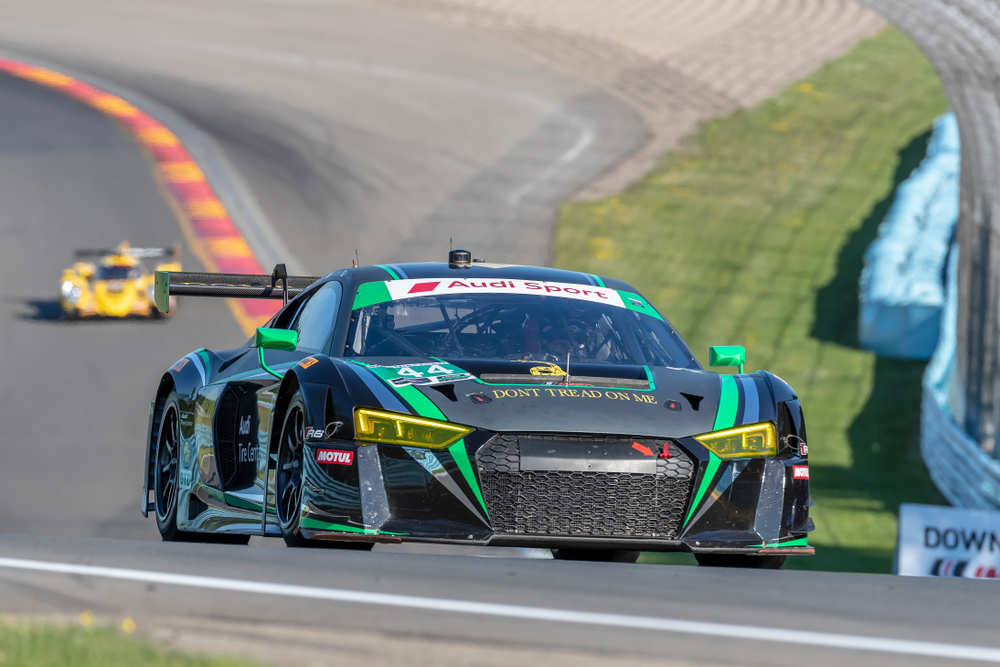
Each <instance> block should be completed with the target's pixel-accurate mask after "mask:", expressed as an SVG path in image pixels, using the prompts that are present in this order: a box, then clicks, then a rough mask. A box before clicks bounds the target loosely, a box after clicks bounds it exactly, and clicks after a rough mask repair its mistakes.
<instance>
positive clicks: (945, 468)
mask: <svg viewBox="0 0 1000 667" xmlns="http://www.w3.org/2000/svg"><path fill="white" fill-rule="evenodd" d="M957 266H958V246H957V245H955V246H954V247H953V248H952V250H951V253H950V254H949V258H948V272H947V273H948V279H947V281H946V285H947V290H946V295H945V302H944V308H943V309H942V314H941V336H940V338H939V340H938V345H937V348H936V349H935V350H934V355H933V356H932V357H931V361H930V363H929V364H928V365H927V370H926V371H924V380H923V385H924V386H923V399H922V401H921V410H920V412H921V414H920V452H921V454H922V455H923V457H924V462H925V463H926V464H927V470H928V471H929V472H930V475H931V479H932V480H934V484H935V485H936V486H937V488H938V490H940V491H941V493H942V495H944V497H945V498H947V499H948V502H950V503H951V504H952V505H955V506H958V507H971V508H977V509H994V510H996V509H1000V461H997V460H996V459H993V458H991V457H990V456H989V455H988V454H986V453H985V452H983V450H982V449H980V447H979V444H978V443H977V442H976V441H974V440H973V439H972V438H970V437H969V436H968V435H967V434H966V433H965V431H964V430H962V428H961V427H960V426H959V425H958V424H957V423H956V421H955V417H954V415H956V414H959V415H960V414H963V412H964V410H963V406H962V404H961V401H962V391H961V387H960V386H959V384H958V381H957V376H956V373H955V324H956V319H957V314H958V289H957V288H958V285H957V283H958V281H957V275H956V269H957Z"/></svg>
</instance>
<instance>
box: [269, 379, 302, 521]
mask: <svg viewBox="0 0 1000 667" xmlns="http://www.w3.org/2000/svg"><path fill="white" fill-rule="evenodd" d="M304 432H305V411H304V409H303V406H302V401H301V397H300V395H299V394H296V395H295V398H294V399H293V400H292V404H291V405H290V406H289V408H288V414H287V415H286V416H285V423H284V425H283V426H282V428H281V439H280V440H279V441H278V462H277V467H278V469H277V472H276V474H275V494H276V497H275V506H276V507H277V511H278V523H279V524H280V525H281V533H282V535H285V536H286V538H285V541H288V537H287V536H288V535H290V534H294V535H298V533H299V513H300V511H301V505H302V466H303V456H302V455H303V452H304V451H305V441H304V438H303V435H304Z"/></svg>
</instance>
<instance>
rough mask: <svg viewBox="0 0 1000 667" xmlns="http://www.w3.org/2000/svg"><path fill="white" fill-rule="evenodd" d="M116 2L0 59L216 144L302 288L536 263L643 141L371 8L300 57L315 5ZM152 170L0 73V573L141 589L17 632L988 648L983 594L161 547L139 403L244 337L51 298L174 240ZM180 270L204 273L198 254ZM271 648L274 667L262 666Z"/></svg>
mask: <svg viewBox="0 0 1000 667" xmlns="http://www.w3.org/2000/svg"><path fill="white" fill-rule="evenodd" d="M113 4H114V3H104V4H101V3H71V2H60V1H59V0H53V2H50V3H47V5H46V6H45V7H40V6H39V5H37V4H36V3H12V2H0V7H2V11H3V12H4V17H5V20H4V22H3V23H2V24H0V46H2V47H4V48H10V49H21V50H23V52H25V53H27V54H29V55H37V56H41V57H45V58H47V59H49V60H52V61H55V62H65V63H66V64H68V65H70V66H72V67H73V68H76V69H80V70H84V71H89V72H92V73H96V74H98V75H101V76H104V77H106V78H108V79H111V80H113V81H115V82H117V83H120V84H122V85H125V86H128V87H131V88H134V89H135V90H138V91H140V92H142V93H143V94H145V95H147V96H149V97H150V98H153V99H156V100H159V101H161V102H168V103H169V106H171V107H172V108H174V109H175V110H177V111H178V112H180V113H182V114H183V115H185V116H186V117H187V118H188V119H189V120H191V121H192V122H194V123H195V124H197V125H199V126H200V127H202V128H203V129H204V130H206V131H207V132H209V133H210V134H211V135H212V136H213V137H214V138H215V140H216V141H217V142H218V143H219V144H220V145H221V146H222V147H223V149H224V150H225V151H226V153H227V154H228V155H229V157H230V158H231V159H232V161H233V163H234V164H235V165H236V166H237V168H238V169H239V170H240V173H242V174H243V175H244V177H245V178H246V179H247V181H248V182H249V184H250V186H251V187H252V189H253V190H254V192H255V194H257V196H258V197H259V199H260V202H261V205H262V207H263V208H264V210H265V212H266V213H267V215H268V216H269V217H270V219H271V221H272V223H273V224H274V225H275V228H276V229H277V230H278V231H279V232H280V233H281V234H282V237H283V239H285V240H287V242H288V245H289V247H290V249H291V251H292V252H293V253H294V254H295V255H296V259H298V260H299V261H301V262H302V263H303V264H304V265H305V266H306V268H308V269H309V270H311V271H314V272H318V271H322V270H324V269H326V268H334V267H336V266H339V265H342V264H346V263H347V261H349V260H350V258H351V256H352V255H353V249H354V248H355V247H357V248H358V249H359V251H360V252H361V256H362V261H365V262H366V263H369V262H375V261H379V260H400V259H401V258H403V257H404V256H410V257H413V256H416V257H417V258H421V257H424V258H428V259H433V258H437V257H438V256H439V255H440V254H441V253H440V251H441V249H442V248H443V243H444V241H442V239H445V238H446V237H447V236H450V235H454V236H455V237H456V242H457V243H460V244H464V243H465V241H464V240H463V236H462V235H461V234H467V236H466V237H464V238H469V239H472V241H473V242H472V243H469V245H471V246H472V249H473V250H476V249H477V248H486V249H487V252H477V255H480V254H485V255H486V256H488V257H490V258H491V259H497V260H502V259H515V258H516V259H520V260H521V261H525V262H544V260H545V255H546V253H547V241H545V242H540V241H537V240H534V239H533V237H532V235H531V234H530V233H529V232H530V231H531V230H532V229H538V228H539V225H541V226H542V228H544V229H547V227H546V226H545V225H546V224H547V223H546V222H545V221H546V220H549V219H550V217H547V216H551V212H552V206H553V204H554V202H556V201H557V200H558V199H559V198H560V197H561V196H563V195H565V194H567V193H568V192H570V191H571V190H572V189H573V188H575V187H577V186H578V185H580V184H582V183H584V182H586V181H587V180H588V179H589V178H591V177H592V176H593V175H595V174H596V173H598V172H599V171H600V170H601V169H603V168H605V167H607V166H608V165H610V164H611V163H613V162H614V160H615V159H617V158H618V157H620V156H621V155H623V154H625V153H627V152H628V150H630V149H631V148H634V147H637V146H638V145H640V144H641V143H642V140H643V138H644V136H645V135H644V132H645V130H644V128H643V125H642V123H641V121H640V120H639V118H638V116H636V115H635V114H633V113H632V112H631V111H630V110H629V109H628V108H627V107H625V106H624V105H622V104H621V103H619V102H618V101H617V100H614V99H613V98H610V97H609V96H607V95H606V94H604V93H601V92H600V91H596V90H593V89H590V88H587V87H586V86H583V85H581V84H579V83H577V82H575V81H573V80H571V79H568V78H565V77H562V76H559V75H556V74H553V73H551V72H548V71H546V70H543V69H541V68H539V67H537V66H536V65H535V64H533V63H532V62H531V61H528V60H526V59H523V58H521V57H519V56H515V55H513V54H510V53H508V52H506V51H504V50H503V49H502V48H500V47H496V46H490V45H485V44H482V43H477V42H475V41H474V40H472V39H470V38H468V37H464V36H461V35H458V34H455V33H452V32H450V31H448V30H445V29H443V28H438V27H434V26H428V25H422V24H419V23H414V22H409V21H405V20H402V19H400V18H398V17H396V16H393V15H390V14H387V13H383V12H379V11H375V10H370V9H359V8H354V7H350V6H348V5H340V4H337V3H332V2H331V3H326V4H323V5H321V6H318V7H319V9H318V10H316V11H318V12H319V14H320V15H321V16H322V19H323V20H322V21H314V23H315V24H316V25H321V26H322V30H320V29H317V30H310V28H312V27H313V26H312V25H310V22H309V20H308V19H309V18H310V17H309V14H308V13H307V12H305V11H293V10H292V9H295V8H298V9H299V10H301V8H302V7H313V8H314V9H315V8H316V7H317V5H307V4H304V3H296V4H290V3H289V4H287V5H282V6H281V7H280V8H279V7H278V5H277V4H276V3H271V2H260V3H258V4H257V5H256V7H257V11H256V12H254V13H247V14H240V13H239V12H234V11H232V7H230V6H229V5H231V4H232V2H231V1H230V0H219V2H217V3H216V4H215V5H213V7H215V8H216V9H217V11H218V16H217V17H214V18H215V19H217V20H215V22H214V23H213V22H212V21H208V23H209V24H211V25H206V22H205V21H203V20H202V19H204V18H205V17H204V15H201V14H198V11H209V10H205V9H204V6H202V7H201V8H200V9H199V8H198V7H196V4H197V3H192V2H176V3H166V2H150V3H144V4H143V5H141V6H140V5H138V4H129V5H128V7H129V10H128V11H124V12H118V13H115V12H113V11H110V12H109V11H108V10H107V8H108V7H109V6H112V5H113ZM123 6H124V5H120V6H119V9H121V7H123ZM102 7H103V9H102ZM289 7H291V8H292V9H288V8H289ZM132 8H136V9H132ZM102 12H103V13H102ZM130 12H132V13H130ZM144 12H145V13H144ZM209 13H210V14H211V11H209ZM43 15H44V20H43ZM234 17H235V18H234ZM210 18H212V17H210ZM152 19H156V20H155V21H154V20H152ZM136 25H143V26H146V27H145V28H144V30H147V31H148V34H139V33H138V32H137V31H136V30H134V29H130V28H134V26H136ZM276 26H277V27H276ZM209 27H210V28H211V30H209ZM181 34H183V35H185V37H184V38H183V39H181V38H179V37H178V35H181ZM293 36H294V37H295V38H294V39H293V38H292V37H293ZM379 40H381V41H379ZM387 45H388V46H387ZM383 47H384V48H383ZM248 72H252V74H248ZM150 173H151V166H150V164H149V163H148V161H147V159H146V157H145V156H144V155H143V153H142V152H141V150H140V149H139V147H138V146H137V145H136V144H135V143H134V142H133V141H132V140H131V139H130V138H129V137H128V136H127V135H126V134H125V133H124V132H123V131H122V130H121V129H120V128H119V127H117V126H116V125H115V124H114V123H113V122H112V121H111V120H110V119H108V118H107V117H105V116H103V115H101V114H100V113H99V112H97V111H95V110H93V109H90V108H88V107H86V106H84V105H82V104H80V103H79V102H77V101H74V100H72V99H69V98H67V97H66V96H64V95H62V94H60V93H58V92H55V91H52V90H48V89H45V88H42V87H39V86H37V85H35V84H32V83H30V82H27V81H23V80H20V79H16V78H13V77H9V76H6V75H0V201H2V202H3V206H2V208H0V272H2V276H3V286H4V287H3V299H2V300H0V344H2V345H3V346H4V350H5V352H6V354H5V355H4V369H5V371H6V373H5V376H6V377H7V379H8V382H6V383H5V384H4V389H3V390H2V393H0V420H2V423H3V425H4V438H3V442H2V444H0V508H2V512H0V559H4V558H6V559H28V560H35V561H47V562H61V563H71V564H76V565H88V566H103V567H116V568H129V569H132V570H141V571H144V572H148V573H154V575H151V576H154V578H153V579H149V578H148V577H147V579H145V580H141V579H140V580H134V579H133V580H127V579H121V578H113V577H104V576H92V575H91V574H86V573H82V572H76V573H68V574H67V573H58V572H45V571H39V570H37V569H35V570H25V569H22V568H19V567H18V568H15V567H11V562H9V561H8V562H6V565H0V591H2V593H0V612H9V613H26V614H37V615H43V616H44V615H51V614H55V615H67V614H75V613H78V612H79V611H82V610H84V609H92V610H94V611H96V612H97V613H98V615H99V616H100V617H102V618H105V617H115V616H121V615H130V616H132V617H134V618H136V619H137V620H138V621H139V623H140V629H148V631H149V632H151V633H153V634H154V635H156V634H157V632H159V631H164V630H167V631H169V633H168V634H170V633H172V634H170V636H171V637H175V638H176V637H181V638H182V640H183V639H184V638H187V639H188V640H190V641H187V644H185V642H184V641H181V640H178V641H179V645H197V643H198V642H197V641H196V639H197V636H199V635H198V632H197V630H200V631H201V632H202V634H201V635H200V636H201V638H202V639H201V640H202V642H203V646H202V647H203V648H216V647H217V645H218V644H222V643H225V642H226V641H229V642H230V645H231V646H235V647H237V648H239V647H240V646H243V647H246V646H254V643H253V642H254V641H257V646H258V647H259V648H260V650H261V651H262V655H267V656H269V657H268V660H272V658H273V661H274V662H277V663H281V662H282V661H284V662H286V663H287V662H288V656H290V655H298V654H295V653H294V651H296V650H302V648H303V647H306V648H309V647H311V649H310V650H311V651H312V652H311V653H309V652H308V651H307V655H304V657H303V658H302V660H303V661H305V660H310V661H312V660H314V659H315V658H316V656H317V655H318V654H322V655H346V656H347V657H348V662H350V661H357V662H360V661H364V662H366V663H368V664H382V663H385V664H391V663H393V662H399V661H409V662H414V661H419V660H424V661H425V662H427V663H428V664H430V663H433V664H447V663H449V661H451V662H452V663H454V664H468V663H469V662H471V661H473V659H474V660H475V661H477V662H481V663H482V664H510V663H511V662H515V661H524V660H527V659H532V660H533V661H536V662H537V661H539V660H548V661H549V662H551V663H552V664H574V665H585V664H604V663H606V662H607V661H608V660H609V659H611V658H613V659H614V660H615V662H618V663H621V664H664V662H666V664H675V665H680V664H767V665H774V664H779V665H780V664H800V663H801V662H803V661H805V662H808V663H809V664H817V665H824V664H830V665H833V664H842V663H844V662H846V661H851V662H854V663H856V664H859V665H866V664H879V665H884V664H889V665H892V664H899V665H904V664H905V665H912V664H928V665H931V664H943V663H945V662H947V661H948V659H947V658H945V657H941V656H940V655H939V656H938V657H918V656H914V655H912V654H907V653H902V654H901V653H892V652H872V651H859V650H854V649H831V648H828V647H827V648H822V647H820V646H817V645H816V644H809V643H806V644H788V643H783V642H782V641H778V640H775V641H769V642H760V641H755V640H747V639H740V638H738V637H734V636H731V635H725V636H719V635H712V634H709V635H704V634H692V633H691V632H688V631H685V632H679V633H678V632H669V631H664V630H662V629H659V630H656V629H649V628H645V629H640V628H638V627H621V626H613V625H607V624H604V625H601V624H592V623H591V624H586V623H581V622H575V621H567V620H551V619H544V618H543V619H535V620H527V619H525V618H523V617H516V616H504V615H497V614H494V615H482V614H481V613H478V612H475V611H472V612H468V613H459V612H456V611H454V610H449V608H447V607H446V608H434V609H430V608H425V609H423V610H422V611H419V612H415V611H414V610H413V609H412V608H407V607H398V606H396V607H394V606H386V605H384V604H372V603H371V602H370V600H372V599H374V598H371V597H370V595H371V594H375V593H391V594H400V595H409V596H418V597H421V598H423V599H434V600H442V599H443V600H449V601H455V600H459V601H471V602H494V603H503V604H509V605H519V606H528V607H533V608H545V609H548V610H555V611H556V612H559V613H561V614H565V613H568V612H595V613H610V614H619V615H626V616H629V617H639V618H643V619H661V620H662V619H664V618H666V619H690V620H695V621H702V622H705V623H714V624H719V623H723V624H731V625H737V626H741V627H742V626H755V627H766V628H771V629H774V630H780V631H800V630H801V631H822V632H827V633H840V634H845V635H850V636H867V637H876V638H881V639H879V640H878V641H880V642H882V643H883V644H885V645H886V646H889V645H890V644H891V642H890V643H885V642H884V641H883V639H885V638H888V639H898V640H906V641H925V642H943V643H947V644H957V645H962V646H969V645H971V646H987V647H993V648H997V647H1000V642H998V639H997V635H996V632H995V628H994V627H993V626H994V618H995V611H994V607H995V605H994V601H995V596H993V595H991V594H992V593H994V591H993V590H992V587H990V586H984V585H982V584H980V583H977V582H965V581H937V580H923V579H896V578H891V577H870V576H856V575H839V574H816V573H799V572H741V571H712V570H699V569H695V568H672V567H660V566H640V565H635V566H622V565H614V564H588V563H563V562H554V561H545V560H533V559H514V558H471V557H464V556H454V555H443V554H414V553H404V551H405V550H403V549H392V548H384V547H380V550H377V551H375V552H372V553H353V552H339V551H330V550H323V551H305V552H302V551H289V550H284V549H263V548H255V547H249V548H236V547H222V546H208V545H166V544H159V543H157V542H155V539H156V537H157V535H156V529H155V525H154V523H153V522H152V521H149V520H143V519H142V518H141V516H140V514H139V498H138V496H139V494H138V488H139V483H140V479H139V474H140V472H139V471H140V469H141V462H142V452H141V445H140V443H141V442H142V439H143V436H144V434H145V422H146V414H147V411H148V400H149V393H150V391H151V390H152V388H153V387H154V386H155V383H156V381H157V379H158V377H159V375H160V373H161V372H162V371H163V369H165V368H166V367H167V366H169V365H170V364H171V363H173V362H174V361H175V360H176V359H177V358H179V357H180V356H182V355H183V354H185V353H186V352H188V351H190V350H192V349H195V348H198V347H202V346H206V347H215V348H225V347H227V346H230V345H233V344H235V343H237V342H238V341H240V340H241V333H240V330H239V328H238V327H237V325H236V323H235V322H234V321H233V318H232V316H231V315H230V313H229V312H228V310H227V309H225V307H223V306H222V305H221V304H220V303H218V302H212V301H208V300H201V301H199V300H192V299H188V300H185V301H184V302H183V303H182V304H181V306H180V308H179V309H178V311H177V314H176V317H175V318H173V319H172V320H170V321H168V322H165V323H145V322H106V323H80V324H73V325H67V324H65V323H62V322H61V321H59V319H58V305H57V302H56V298H55V297H56V290H57V287H58V286H57V282H58V277H59V273H60V271H61V269H62V268H64V267H65V266H68V265H69V263H70V262H71V255H70V253H71V251H72V249H73V248H74V247H83V246H97V245H109V246H110V245H115V244H117V243H118V242H120V241H121V240H123V239H127V240H129V241H130V242H131V243H132V244H134V245H158V244H163V245H171V244H173V243H176V242H179V241H181V234H180V230H179V228H178V226H177V221H176V218H175V216H174V213H173V211H172V210H171V209H170V207H169V206H168V205H167V203H166V201H165V199H164V197H163V193H162V192H161V191H160V190H159V189H158V186H157V184H156V182H155V181H154V180H153V179H152V178H150ZM404 249H406V250H408V251H409V252H407V253H406V255H404V254H403V253H404ZM184 262H185V267H186V268H190V269H196V270H197V269H199V268H201V267H199V266H198V265H197V262H196V260H195V255H194V253H192V252H190V248H188V249H187V252H185V257H184ZM42 535H49V536H59V537H40V536H42ZM81 538H83V539H81ZM94 538H104V539H94ZM110 538H113V539H110ZM272 544H273V542H272ZM478 553H483V554H490V555H496V554H497V553H498V552H486V551H484V552H478ZM506 553H509V552H506ZM163 573H167V574H170V573H176V574H184V575H199V576H208V577H225V578H230V579H239V580H241V581H254V582H271V583H276V584H291V585H299V586H310V587H319V588H322V589H324V590H337V591H344V590H349V591H355V592H358V591H360V592H362V593H364V594H365V595H368V596H369V597H368V598H365V599H367V600H369V601H368V602H365V601H359V600H361V598H357V599H355V601H350V600H345V599H340V600H339V601H337V600H331V599H321V598H302V597H292V596H288V595H285V594H277V595H275V594H270V595H267V594H263V593H261V592H259V591H255V590H244V591H242V592H241V591H233V590H219V589H218V588H204V587H198V586H191V585H176V584H171V583H167V582H166V580H165V579H163ZM156 577H160V578H159V579H157V578H156ZM435 604H437V603H435ZM449 604H450V603H449ZM439 606H440V605H439ZM546 613H548V612H546ZM192 620H193V621H195V622H197V624H198V626H199V628H198V629H192V628H191V623H192ZM276 633H277V634H276ZM192 638H194V639H192ZM262 638H265V639H266V638H270V639H266V641H262ZM290 638H295V640H294V641H292V640H291V639H290ZM359 638H361V639H359ZM359 642H360V643H359ZM275 646H277V647H282V648H281V650H280V651H279V652H278V654H277V655H272V654H268V653H267V650H268V648H269V647H270V649H272V650H273V648H274V647H275ZM401 647H402V648H401ZM345 651H346V653H345ZM244 652H245V651H244ZM539 652H540V653H539ZM942 655H951V654H947V653H946V654H942ZM394 656H395V657H396V658H397V659H396V660H393V657H394ZM531 656H534V658H531ZM539 656H541V657H539ZM288 664H296V663H288Z"/></svg>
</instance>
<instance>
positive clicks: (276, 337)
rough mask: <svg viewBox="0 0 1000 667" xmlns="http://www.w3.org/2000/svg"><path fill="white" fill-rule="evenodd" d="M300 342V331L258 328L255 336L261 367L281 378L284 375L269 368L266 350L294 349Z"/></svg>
mask: <svg viewBox="0 0 1000 667" xmlns="http://www.w3.org/2000/svg"><path fill="white" fill-rule="evenodd" d="M298 344H299V332H298V331H289V330H288V329H257V335H256V336H255V337H254V345H256V346H257V359H259V360H260V367H261V368H263V369H264V370H265V371H267V372H268V373H270V374H271V375H273V376H274V377H276V378H278V379H279V380H280V379H282V378H283V377H284V376H283V375H281V374H280V373H277V372H275V371H272V370H271V369H270V368H268V366H267V363H266V362H265V361H264V350H294V349H295V348H296V347H298Z"/></svg>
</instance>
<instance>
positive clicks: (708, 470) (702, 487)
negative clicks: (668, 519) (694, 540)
mask: <svg viewBox="0 0 1000 667" xmlns="http://www.w3.org/2000/svg"><path fill="white" fill-rule="evenodd" d="M720 463H722V459H720V458H719V457H718V456H716V455H715V454H713V453H712V452H709V453H708V464H707V465H706V466H705V475H704V476H703V477H702V478H701V484H699V485H698V493H696V494H695V495H694V500H693V501H692V502H691V508H690V509H689V510H688V515H687V518H685V519H684V526H685V527H686V526H687V524H688V521H690V520H691V517H692V516H694V511H695V509H697V507H698V505H699V504H700V503H701V501H702V499H703V498H704V497H705V494H706V493H708V487H709V485H710V484H711V483H712V479H713V478H714V477H715V473H716V471H717V470H718V469H719V464H720Z"/></svg>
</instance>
